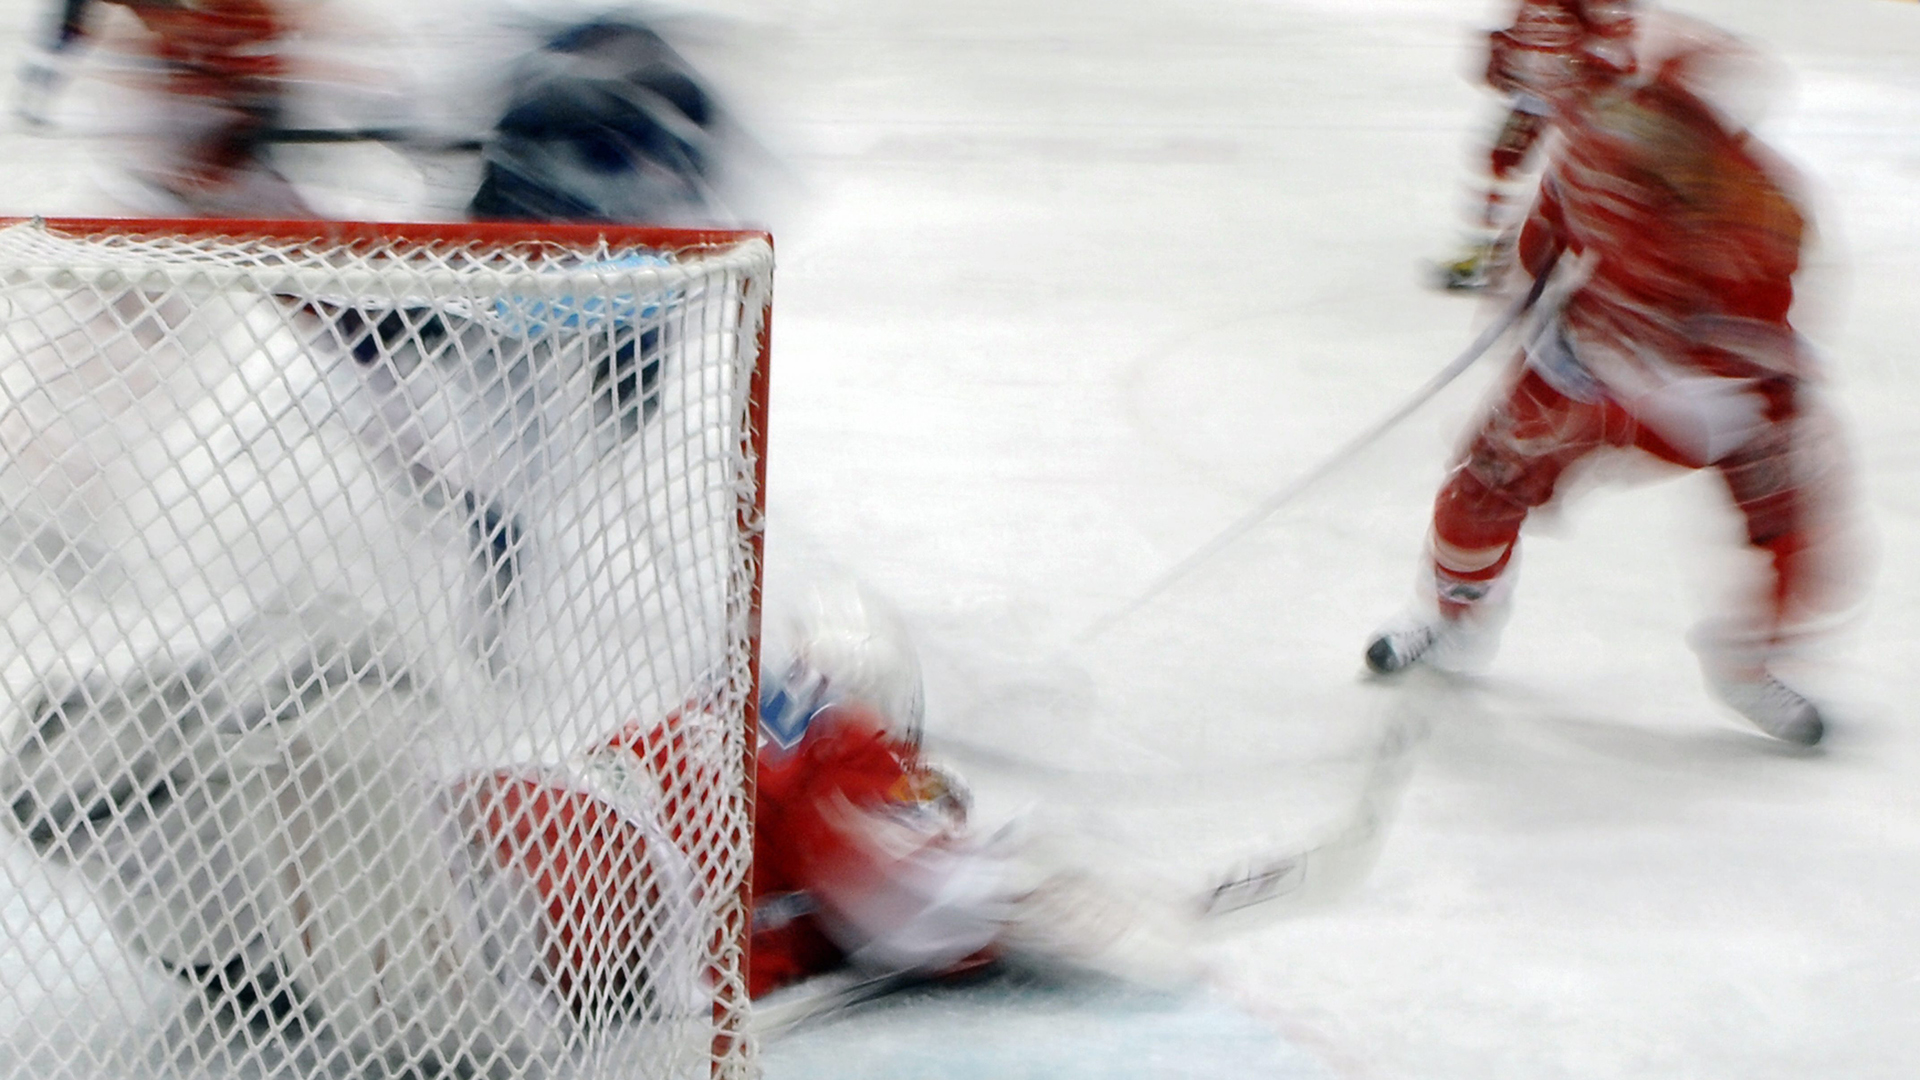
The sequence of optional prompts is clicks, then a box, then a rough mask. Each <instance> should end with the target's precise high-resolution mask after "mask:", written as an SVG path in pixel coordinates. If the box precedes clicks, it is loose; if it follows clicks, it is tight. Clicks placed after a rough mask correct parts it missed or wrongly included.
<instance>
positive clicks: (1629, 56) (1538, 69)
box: [1480, 0, 1635, 231]
mask: <svg viewBox="0 0 1920 1080" xmlns="http://www.w3.org/2000/svg"><path fill="white" fill-rule="evenodd" d="M1634 7H1635V3H1634V0H1522V2H1521V4H1520V5H1519V7H1518V8H1517V9H1516V10H1515V11H1514V16H1513V22H1512V23H1511V24H1509V25H1508V26H1506V27H1503V28H1501V29H1499V30H1495V31H1493V32H1492V33H1491V34H1489V35H1487V64H1486V72H1485V78H1486V82H1487V85H1488V86H1490V87H1492V88H1493V89H1495V90H1498V91H1499V92H1501V93H1502V94H1505V95H1507V96H1508V97H1509V98H1511V99H1512V100H1511V103H1510V105H1509V108H1508V111H1507V114H1506V116H1505V118H1504V119H1503V120H1502V121H1501V124H1500V128H1499V130H1498V132H1497V133H1496V134H1495V137H1494V140H1493V143H1492V145H1491V146H1490V147H1489V148H1488V151H1487V161H1486V164H1487V175H1488V178H1489V183H1488V189H1487V195H1486V201H1485V203H1484V205H1483V206H1482V207H1481V211H1480V213H1481V220H1480V226H1481V227H1482V228H1485V229H1489V230H1494V231H1498V230H1499V229H1501V228H1502V227H1504V226H1505V224H1506V222H1507V221H1508V220H1509V219H1508V213H1507V211H1508V206H1509V203H1510V202H1511V201H1512V199H1513V193H1511V192H1509V191H1508V190H1507V187H1508V186H1509V185H1511V184H1513V183H1514V182H1515V181H1517V180H1518V178H1519V176H1520V174H1521V172H1522V171H1523V169H1524V167H1525V165H1526V163H1527V161H1528V159H1529V158H1530V157H1531V156H1532V154H1533V150H1534V148H1535V147H1536V146H1538V145H1539V143H1540V139H1541V137H1542V136H1543V135H1545V133H1546V131H1547V129H1548V128H1549V126H1550V125H1551V116H1550V113H1551V108H1550V107H1549V106H1548V104H1547V100H1546V97H1545V95H1544V93H1543V91H1542V88H1541V86H1542V84H1543V83H1551V82H1553V81H1555V80H1557V78H1558V77H1559V76H1558V74H1557V73H1559V72H1562V71H1564V70H1565V69H1566V67H1567V65H1568V64H1569V62H1570V58H1571V57H1574V56H1577V55H1580V54H1587V55H1589V56H1597V57H1605V58H1606V59H1607V62H1608V63H1610V64H1611V65H1613V66H1614V67H1616V68H1617V69H1619V70H1620V71H1623V72H1626V71H1631V70H1633V67H1634V58H1633V35H1634V32H1635V21H1634Z"/></svg>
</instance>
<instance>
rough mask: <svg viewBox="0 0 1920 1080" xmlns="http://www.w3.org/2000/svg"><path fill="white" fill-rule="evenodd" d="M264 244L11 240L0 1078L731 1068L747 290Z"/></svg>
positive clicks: (634, 251) (389, 246)
mask: <svg viewBox="0 0 1920 1080" xmlns="http://www.w3.org/2000/svg"><path fill="white" fill-rule="evenodd" d="M315 228H316V229H324V228H327V227H323V226H318V225H316V226H315ZM228 231H229V232H238V231H243V230H240V229H239V227H235V228H234V229H231V230H228ZM283 231H284V230H283ZM266 232H267V230H261V234H256V235H255V236H254V238H251V239H249V238H246V237H245V236H244V235H243V236H240V237H238V238H233V237H228V236H223V235H222V230H221V229H220V228H218V227H212V226H209V227H205V228H197V227H192V226H181V225H177V224H171V225H168V226H167V227H165V228H160V227H158V226H157V225H155V226H152V227H148V228H146V229H145V230H144V231H143V230H142V229H141V228H139V227H137V226H131V225H129V226H123V227H115V228H111V229H109V228H105V227H93V228H92V229H90V230H85V229H82V227H81V226H79V225H78V224H74V225H68V226H61V225H59V224H58V223H55V224H54V225H51V226H50V225H48V224H44V223H23V224H16V225H12V226H9V227H6V228H4V229H0V808H4V809H0V853H3V855H4V877H0V904H4V909H3V910H0V976H3V978H0V1075H5V1076H32V1077H114V1078H119V1077H138V1076H149V1075H154V1076H175V1075H183V1076H315V1075H327V1076H335V1075H338V1076H399V1075H405V1076H421V1077H428V1076H437V1075H450V1076H516V1077H520V1076H542V1075H553V1074H557V1075H562V1076H567V1077H588V1076H608V1077H613V1076H620V1077H648V1078H651V1077H668V1076H672V1077H702V1078H704V1077H709V1076H736V1075H749V1074H750V1072H751V1069H752V1065H751V1061H750V1057H751V1047H750V1046H748V1045H747V1042H746V1040H745V1039H744V1038H743V1037H742V1034H741V1033H742V1031H743V1025H744V1016H743V1011H744V1007H745V996H746V995H745V993H744V984H743V972H742V971H741V970H740V960H741V948H742V932H743V930H744V924H745V915H744V907H743V898H742V888H743V885H744V876H745V873H746V865H747V858H748V854H749V852H748V850H747V839H746V838H747V836H748V828H749V818H750V807H749V806H748V805H747V791H748V788H747V772H746V770H747V768H748V764H749V761H750V758H749V753H750V750H749V747H748V746H747V743H746V732H745V726H744V724H745V717H746V715H747V712H746V705H747V702H748V701H749V699H750V697H751V694H752V668H753V663H754V649H755V641H754V633H755V627H756V623H757V611H756V609H755V606H754V597H755V595H756V590H757V580H758V577H757V575H758V556H757V547H756V538H755V533H756V530H757V529H758V527H759V520H760V516H759V506H760V503H759V493H758V488H757V484H756V480H755V475H756V468H757V465H758V461H757V455H758V452H759V451H758V449H757V447H758V446H759V445H760V444H759V441H758V439H759V433H758V430H757V429H758V428H759V426H760V425H759V424H758V423H757V419H758V417H759V415H760V414H759V411H758V407H757V403H756V400H755V393H754V388H755V386H757V385H759V383H758V381H757V380H756V373H757V371H758V370H759V368H758V366H757V365H758V364H759V363H760V361H761V359H762V357H761V347H762V343H763V341H764V338H763V335H762V330H763V328H764V319H765V315H766V305H767V299H768V295H769V283H770V275H771V262H772V257H771V249H770V248H769V246H768V245H767V243H766V242H765V240H764V238H762V237H758V236H754V235H744V234H743V235H741V236H737V237H716V236H713V235H703V236H699V237H692V236H687V237H683V238H682V239H683V240H684V243H677V244H676V243H669V242H667V241H668V240H670V239H671V238H670V237H669V238H663V237H662V236H658V235H655V234H645V235H644V236H642V234H634V238H635V239H633V240H631V241H628V242H622V241H620V240H618V239H617V237H619V236H621V235H624V234H619V233H616V234H614V235H615V237H616V240H615V241H614V242H612V243H609V242H607V241H605V240H601V241H598V242H595V243H591V244H579V243H566V242H562V238H565V237H574V236H578V235H579V233H578V232H577V231H575V232H559V231H556V232H553V233H551V234H546V235H542V234H539V233H535V234H534V235H533V236H531V237H523V238H522V239H520V240H519V241H517V242H512V243H506V242H499V241H489V240H486V239H484V237H487V236H491V235H493V234H491V233H488V232H486V230H483V229H473V230H468V232H467V233H465V234H462V235H460V236H449V237H445V238H442V239H438V240H419V239H415V240H400V239H396V238H392V237H391V236H387V235H383V233H382V231H381V230H378V229H374V228H369V227H332V228H331V229H330V231H327V232H324V233H320V232H317V233H316V234H315V235H313V236H310V237H305V238H298V237H295V238H287V237H281V238H275V239H269V238H265V236H264V235H262V234H264V233H266ZM388 232H391V230H389V231H388ZM639 239H647V240H652V241H653V243H650V244H642V243H639V242H638V241H639Z"/></svg>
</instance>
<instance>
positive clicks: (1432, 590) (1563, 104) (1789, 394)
mask: <svg viewBox="0 0 1920 1080" xmlns="http://www.w3.org/2000/svg"><path fill="white" fill-rule="evenodd" d="M1675 37H1676V41H1677V44H1676V45H1675V46H1674V47H1673V48H1672V49H1671V51H1670V52H1669V53H1668V54H1667V55H1665V56H1664V57H1653V56H1648V57H1645V58H1643V65H1642V66H1643V69H1644V70H1643V73H1642V74H1641V75H1640V76H1638V77H1633V78H1627V77H1625V76H1624V74H1623V72H1622V71H1621V69H1620V68H1619V66H1618V65H1617V64H1614V63H1612V62H1611V61H1610V60H1609V58H1607V57H1605V56H1597V55H1594V54H1593V53H1591V52H1588V51H1584V50H1583V51H1577V52H1574V53H1570V54H1567V56H1566V58H1565V62H1564V63H1557V64H1555V65H1551V66H1549V67H1548V68H1547V69H1546V70H1545V72H1544V78H1542V79H1541V80H1540V81H1538V82H1537V83H1536V85H1537V86H1539V87H1540V88H1541V89H1542V90H1544V91H1545V97H1546V100H1547V101H1548V102H1549V104H1550V105H1551V106H1552V108H1553V122H1554V124H1555V125H1556V127H1558V128H1559V129H1560V130H1561V131H1562V132H1563V134H1564V139H1565V142H1564V145H1563V147H1562V148H1561V149H1560V151H1559V152H1558V154H1557V155H1556V157H1555V160H1554V161H1553V162H1552V163H1551V164H1550V165H1549V166H1548V169H1547V172H1546V175H1545V177H1544V180H1543V182H1542V188H1541V194H1540V198H1539V200H1538V202H1537V203H1536V205H1535V206H1534V208H1533V210H1532V212H1531V214H1530V215H1529V217H1528V219H1527V222H1526V225H1525V228H1524V231H1523V232H1522V234H1521V237H1520V242H1519V259H1520V262H1521V265H1522V266H1523V268H1524V269H1525V270H1526V271H1527V272H1528V273H1529V274H1533V275H1540V274H1547V273H1552V274H1553V282H1554V287H1553V288H1550V289H1549V290H1548V293H1549V295H1552V294H1553V293H1555V292H1556V291H1557V292H1558V293H1559V294H1560V295H1561V297H1562V299H1560V300H1559V301H1557V302H1551V303H1543V304H1542V305H1540V308H1539V310H1538V311H1537V312H1536V318H1535V327H1536V328H1535V329H1534V330H1533V331H1532V332H1530V334H1529V342H1528V344H1527V347H1526V349H1525V351H1524V353H1523V354H1522V355H1521V356H1520V357H1519V358H1518V361H1517V362H1516V364H1515V365H1514V368H1513V370H1512V373H1511V374H1510V376H1509V377H1508V378H1507V379H1506V381H1505V384H1504V387H1503V388H1502V389H1501V390H1499V391H1498V392H1497V393H1496V395H1495V397H1494V399H1493V401H1492V404H1491V405H1490V407H1489V408H1488V409H1487V410H1486V412H1485V413H1484V415H1483V417H1482V419H1481V420H1480V422H1479V424H1478V426H1477V427H1476V428H1475V429H1474V430H1473V432H1472V433H1471V435H1470V436H1469V438H1468V440H1467V443H1466V447H1465V449H1464V451H1463V452H1462V454H1461V455H1460V457H1459V459H1458V460H1457V461H1456V463H1455V465H1454V467H1453V469H1452V471H1451V473H1450V474H1449V476H1448V478H1447V480H1446V482H1445V484H1444V485H1443V486H1442V488H1441V490H1440V494H1439V497H1438V499H1437V500H1436V502H1435V506H1434V514H1433V524H1432V531H1431V533H1430V535H1429V544H1428V553H1429V569H1430V571H1431V575H1432V576H1431V580H1430V582H1429V584H1428V586H1427V588H1426V590H1425V593H1426V595H1425V596H1424V597H1423V603H1422V605H1421V607H1420V608H1419V609H1417V610H1416V611H1415V612H1414V613H1413V614H1412V615H1411V616H1409V617H1406V618H1403V619H1400V620H1397V621H1396V622H1394V623H1392V624H1389V626H1388V627H1387V628H1386V629H1384V630H1383V631H1382V632H1381V633H1380V634H1379V635H1378V636H1377V637H1375V638H1374V639H1373V640H1372V642H1371V643H1370V645H1369V648H1368V650H1367V656H1366V659H1367V663H1368V666H1369V667H1371V668H1372V669H1373V670H1374V671H1376V672H1379V673H1383V674H1384V673H1391V672H1394V671H1398V670H1400V669H1402V668H1404V667H1406V666H1407V665H1409V664H1411V663H1414V662H1416V661H1426V662H1430V663H1435V664H1438V665H1441V666H1446V665H1448V664H1450V663H1459V662H1462V661H1463V660H1465V659H1466V658H1467V657H1469V656H1470V655H1471V654H1472V653H1473V652H1475V651H1476V650H1478V651H1482V652H1484V650H1485V649H1487V648H1490V647H1491V644H1492V640H1493V636H1494V635H1495V634H1496V633H1497V630H1498V624H1499V622H1500V620H1501V617H1502V610H1503V605H1504V598H1505V595H1506V593H1507V592H1508V590H1509V589H1510V587H1511V581H1510V578H1511V572H1510V569H1509V567H1510V563H1511V560H1512V558H1513V554H1514V549H1515V545H1516V543H1517V541H1518V537H1519V533H1520V528H1521V526H1522V524H1523V523H1524V522H1525V521H1526V519H1527V516H1528V514H1529V513H1530V512H1531V511H1532V510H1533V509H1534V508H1535V507H1538V506H1540V505H1542V504H1544V503H1546V502H1547V501H1548V500H1549V499H1551V498H1552V497H1553V496H1554V493H1555V489H1556V485H1557V484H1558V483H1559V481H1560V479H1561V478H1562V476H1563V475H1564V474H1565V473H1566V471H1567V470H1568V468H1569V467H1571V466H1573V465H1574V464H1576V463H1577V462H1580V461H1582V460H1584V459H1587V458H1588V457H1590V456H1591V455H1593V454H1595V453H1597V452H1599V451H1601V450H1605V449H1628V448H1631V449H1636V450H1639V451H1643V452H1645V453H1647V454H1651V455H1653V456H1654V457H1656V458H1658V459H1660V460H1662V461H1666V462H1670V463H1673V464H1677V465H1681V466H1685V467H1689V468H1698V469H1711V470H1713V471H1714V472H1715V473H1716V474H1717V475H1718V476H1719V478H1720V479H1721V481H1722V482H1723V483H1724V484H1725V486H1726V489H1727V491H1728V492H1729V494H1730V495H1731V496H1732V500H1733V502H1734V504H1735V506H1736V507H1737V508H1738V510H1739V512H1740V514H1741V515H1742V517H1743V519H1744V523H1745V536H1746V543H1747V545H1748V546H1749V547H1750V548H1751V549H1753V550H1754V551H1755V552H1756V553H1757V554H1759V555H1760V556H1761V557H1762V559H1763V561H1764V565H1765V567H1766V571H1765V574H1766V579H1765V581H1764V583H1763V584H1762V585H1761V586H1760V587H1759V588H1758V590H1757V593H1758V596H1757V599H1756V600H1755V601H1754V611H1753V612H1751V613H1750V615H1749V616H1747V617H1746V618H1745V620H1744V622H1741V623H1738V624H1730V625H1726V626H1721V627H1718V628H1715V629H1713V630H1710V631H1706V632H1703V633H1702V634H1700V635H1699V638H1698V640H1697V641H1696V642H1695V645H1696V648H1697V649H1698V651H1699V653H1700V658H1701V662H1702V666H1703V669H1704V671H1705V674H1706V676H1707V680H1708V682H1709V684H1710V686H1711V687H1712V688H1713V689H1714V690H1715V691H1716V692H1717V693H1718V694H1719V696H1720V697H1721V698H1722V699H1723V700H1724V701H1725V702H1726V703H1727V704H1729V705H1731V706H1732V707H1733V708H1735V709H1736V710H1738V711H1739V712H1740V713H1742V714H1743V715H1744V716H1746V717H1747V718H1748V719H1749V720H1751V721H1752V722H1753V723H1754V724H1755V725H1756V726H1758V727H1759V728H1760V729H1761V730H1763V731H1765V732H1767V733H1768V734H1771V735H1774V736H1776V737H1778V738H1781V739H1784V740H1787V741H1790V742H1795V743H1801V744H1813V743H1815V742H1818V741H1819V740H1820V738H1821V736H1822V733H1823V731H1824V728H1825V725H1824V721H1823V719H1822V716H1821V713H1820V710H1819V709H1818V708H1817V707H1815V705H1814V704H1812V703H1811V702H1809V701H1808V700H1807V699H1806V698H1804V697H1803V696H1802V695H1800V694H1799V693H1797V692H1796V691H1794V690H1793V689H1791V688H1789V687H1788V686H1786V685H1785V684H1783V683H1782V682H1781V681H1780V680H1779V678H1778V677H1777V676H1776V674H1775V671H1774V668H1775V666H1776V664H1777V663H1778V662H1779V661H1781V660H1782V659H1783V658H1785V657H1786V655H1787V654H1788V652H1789V650H1790V647H1791V646H1792V645H1793V644H1794V643H1795V640H1796V638H1797V637H1798V636H1800V635H1801V634H1802V633H1803V632H1804V631H1805V630H1806V629H1807V628H1808V627H1809V626H1810V625H1812V624H1813V623H1814V622H1815V620H1817V619H1818V618H1820V617H1821V616H1823V615H1829V614H1831V613H1833V612H1834V611H1835V610H1837V609H1838V607H1839V606H1840V605H1841V604H1842V603H1843V602H1844V600H1845V599H1847V596H1846V591H1847V590H1846V588H1845V584H1846V579H1845V578H1844V577H1843V576H1841V575H1839V574H1838V572H1837V567H1836V566H1835V565H1834V563H1835V560H1834V559H1833V558H1832V556H1833V553H1834V550H1835V545H1836V543H1837V537H1838V536H1839V535H1840V534H1841V529H1840V526H1841V525H1842V523H1843V522H1844V517H1843V515H1842V514H1841V513H1840V509H1841V508H1840V507H1838V506H1836V505H1835V503H1836V501H1837V499H1838V498H1839V497H1840V495H1841V493H1843V492H1844V491H1845V479H1846V478H1845V475H1844V472H1843V471H1842V470H1841V468H1840V466H1841V462H1840V460H1839V455H1838V453H1837V450H1836V447H1835V446H1834V439H1833V436H1832V433H1831V427H1830V423H1831V421H1830V417H1829V416H1828V414H1827V413H1826V412H1825V411H1824V410H1823V408H1822V406H1821V401H1820V398H1819V395H1818V391H1817V382H1818V378H1819V372H1818V370H1817V368H1816V364H1815V361H1814V358H1813V357H1812V356H1811V355H1810V351H1809V349H1808V347H1807V345H1806V344H1805V343H1804V342H1803V341H1802V340H1801V338H1800V337H1799V336H1798V335H1797V334H1796V332H1795V330H1794V328H1793V326H1792V324H1791V323H1790V322H1789V321H1788V308H1789V306H1790V305H1791V303H1792V301H1793V297H1794V282H1793V277H1794V274H1795V272H1796V270H1798V268H1799V264H1800V257H1801V248H1802V245H1803V243H1804V241H1805V238H1806V234H1807V230H1808V226H1807V221H1806V218H1805V211H1804V210H1803V208H1802V204H1801V202H1800V201H1799V199H1797V198H1796V195H1795V191H1794V182H1793V180H1792V179H1791V177H1790V176H1789V174H1788V171H1787V169H1786V167H1785V166H1784V164H1783V163H1782V162H1780V161H1779V160H1777V159H1776V158H1774V157H1773V155H1772V154H1771V153H1770V152H1769V151H1768V150H1767V149H1766V148H1765V147H1764V146H1762V145H1761V144H1760V143H1759V142H1758V141H1757V140H1756V139H1755V138H1754V137H1753V136H1752V135H1751V134H1750V133H1749V132H1747V131H1746V130H1745V129H1744V128H1743V127H1742V126H1741V125H1740V124H1739V123H1737V122H1736V121H1734V120H1733V119H1732V118H1731V117H1730V116H1729V114H1728V113H1727V112H1725V111H1722V110H1720V109H1718V108H1716V107H1715V105H1714V104H1711V103H1710V101H1709V99H1708V98H1707V97H1704V96H1702V93H1701V92H1699V88H1700V87H1702V86H1703V85H1705V84H1706V83H1707V81H1708V79H1709V77H1710V76H1712V75H1714V74H1715V73H1716V72H1722V71H1725V70H1728V69H1729V68H1730V66H1731V62H1732V61H1733V60H1734V59H1735V58H1736V57H1737V56H1739V55H1740V50H1741V49H1742V47H1741V46H1739V45H1738V44H1737V43H1735V42H1733V41H1732V40H1731V39H1730V38H1727V37H1725V36H1724V35H1721V34H1719V33H1718V32H1716V31H1710V30H1708V29H1707V28H1705V27H1698V26H1689V27H1687V28H1686V30H1685V32H1684V33H1679V34H1676V35H1675ZM1716 100H1719V99H1716Z"/></svg>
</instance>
